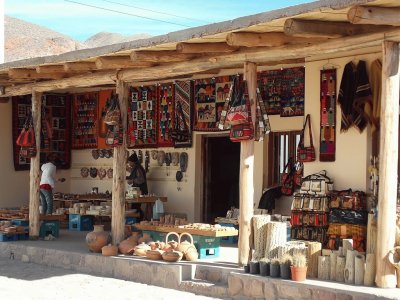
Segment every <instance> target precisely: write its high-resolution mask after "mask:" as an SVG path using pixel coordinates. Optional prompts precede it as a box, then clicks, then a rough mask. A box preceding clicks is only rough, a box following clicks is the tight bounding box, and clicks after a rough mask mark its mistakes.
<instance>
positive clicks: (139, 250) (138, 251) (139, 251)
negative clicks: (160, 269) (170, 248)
mask: <svg viewBox="0 0 400 300" xmlns="http://www.w3.org/2000/svg"><path fill="white" fill-rule="evenodd" d="M148 250H151V248H150V246H149V245H147V244H146V243H141V244H139V245H137V246H136V247H135V252H134V253H135V255H137V256H146V254H147V251H148Z"/></svg>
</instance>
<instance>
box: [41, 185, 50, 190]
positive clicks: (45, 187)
mask: <svg viewBox="0 0 400 300" xmlns="http://www.w3.org/2000/svg"><path fill="white" fill-rule="evenodd" d="M40 189H41V190H47V191H51V190H52V188H51V185H50V184H41V185H40Z"/></svg>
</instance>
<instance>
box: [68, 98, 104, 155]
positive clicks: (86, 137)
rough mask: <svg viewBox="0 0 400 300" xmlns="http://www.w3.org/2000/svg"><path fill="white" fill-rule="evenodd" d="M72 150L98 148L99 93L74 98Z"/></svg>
mask: <svg viewBox="0 0 400 300" xmlns="http://www.w3.org/2000/svg"><path fill="white" fill-rule="evenodd" d="M73 97H74V98H73V131H72V148H73V149H87V148H97V135H98V100H99V94H98V93H84V94H75V95H74V96H73Z"/></svg>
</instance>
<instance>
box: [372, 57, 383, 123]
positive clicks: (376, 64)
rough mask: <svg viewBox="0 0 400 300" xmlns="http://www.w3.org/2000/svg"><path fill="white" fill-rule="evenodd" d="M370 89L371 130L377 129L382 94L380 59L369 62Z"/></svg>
mask: <svg viewBox="0 0 400 300" xmlns="http://www.w3.org/2000/svg"><path fill="white" fill-rule="evenodd" d="M371 90H372V103H373V105H372V114H371V119H372V125H373V126H372V131H378V130H379V119H380V114H381V94H382V61H381V60H380V59H376V60H374V61H373V62H372V64H371Z"/></svg>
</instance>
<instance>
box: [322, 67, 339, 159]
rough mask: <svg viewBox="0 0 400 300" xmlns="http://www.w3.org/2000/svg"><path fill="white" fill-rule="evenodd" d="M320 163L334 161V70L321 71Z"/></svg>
mask: <svg viewBox="0 0 400 300" xmlns="http://www.w3.org/2000/svg"><path fill="white" fill-rule="evenodd" d="M320 122H321V123H320V124H321V127H320V128H321V132H320V147H319V160H320V161H335V153H336V69H329V70H321V107H320Z"/></svg>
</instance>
